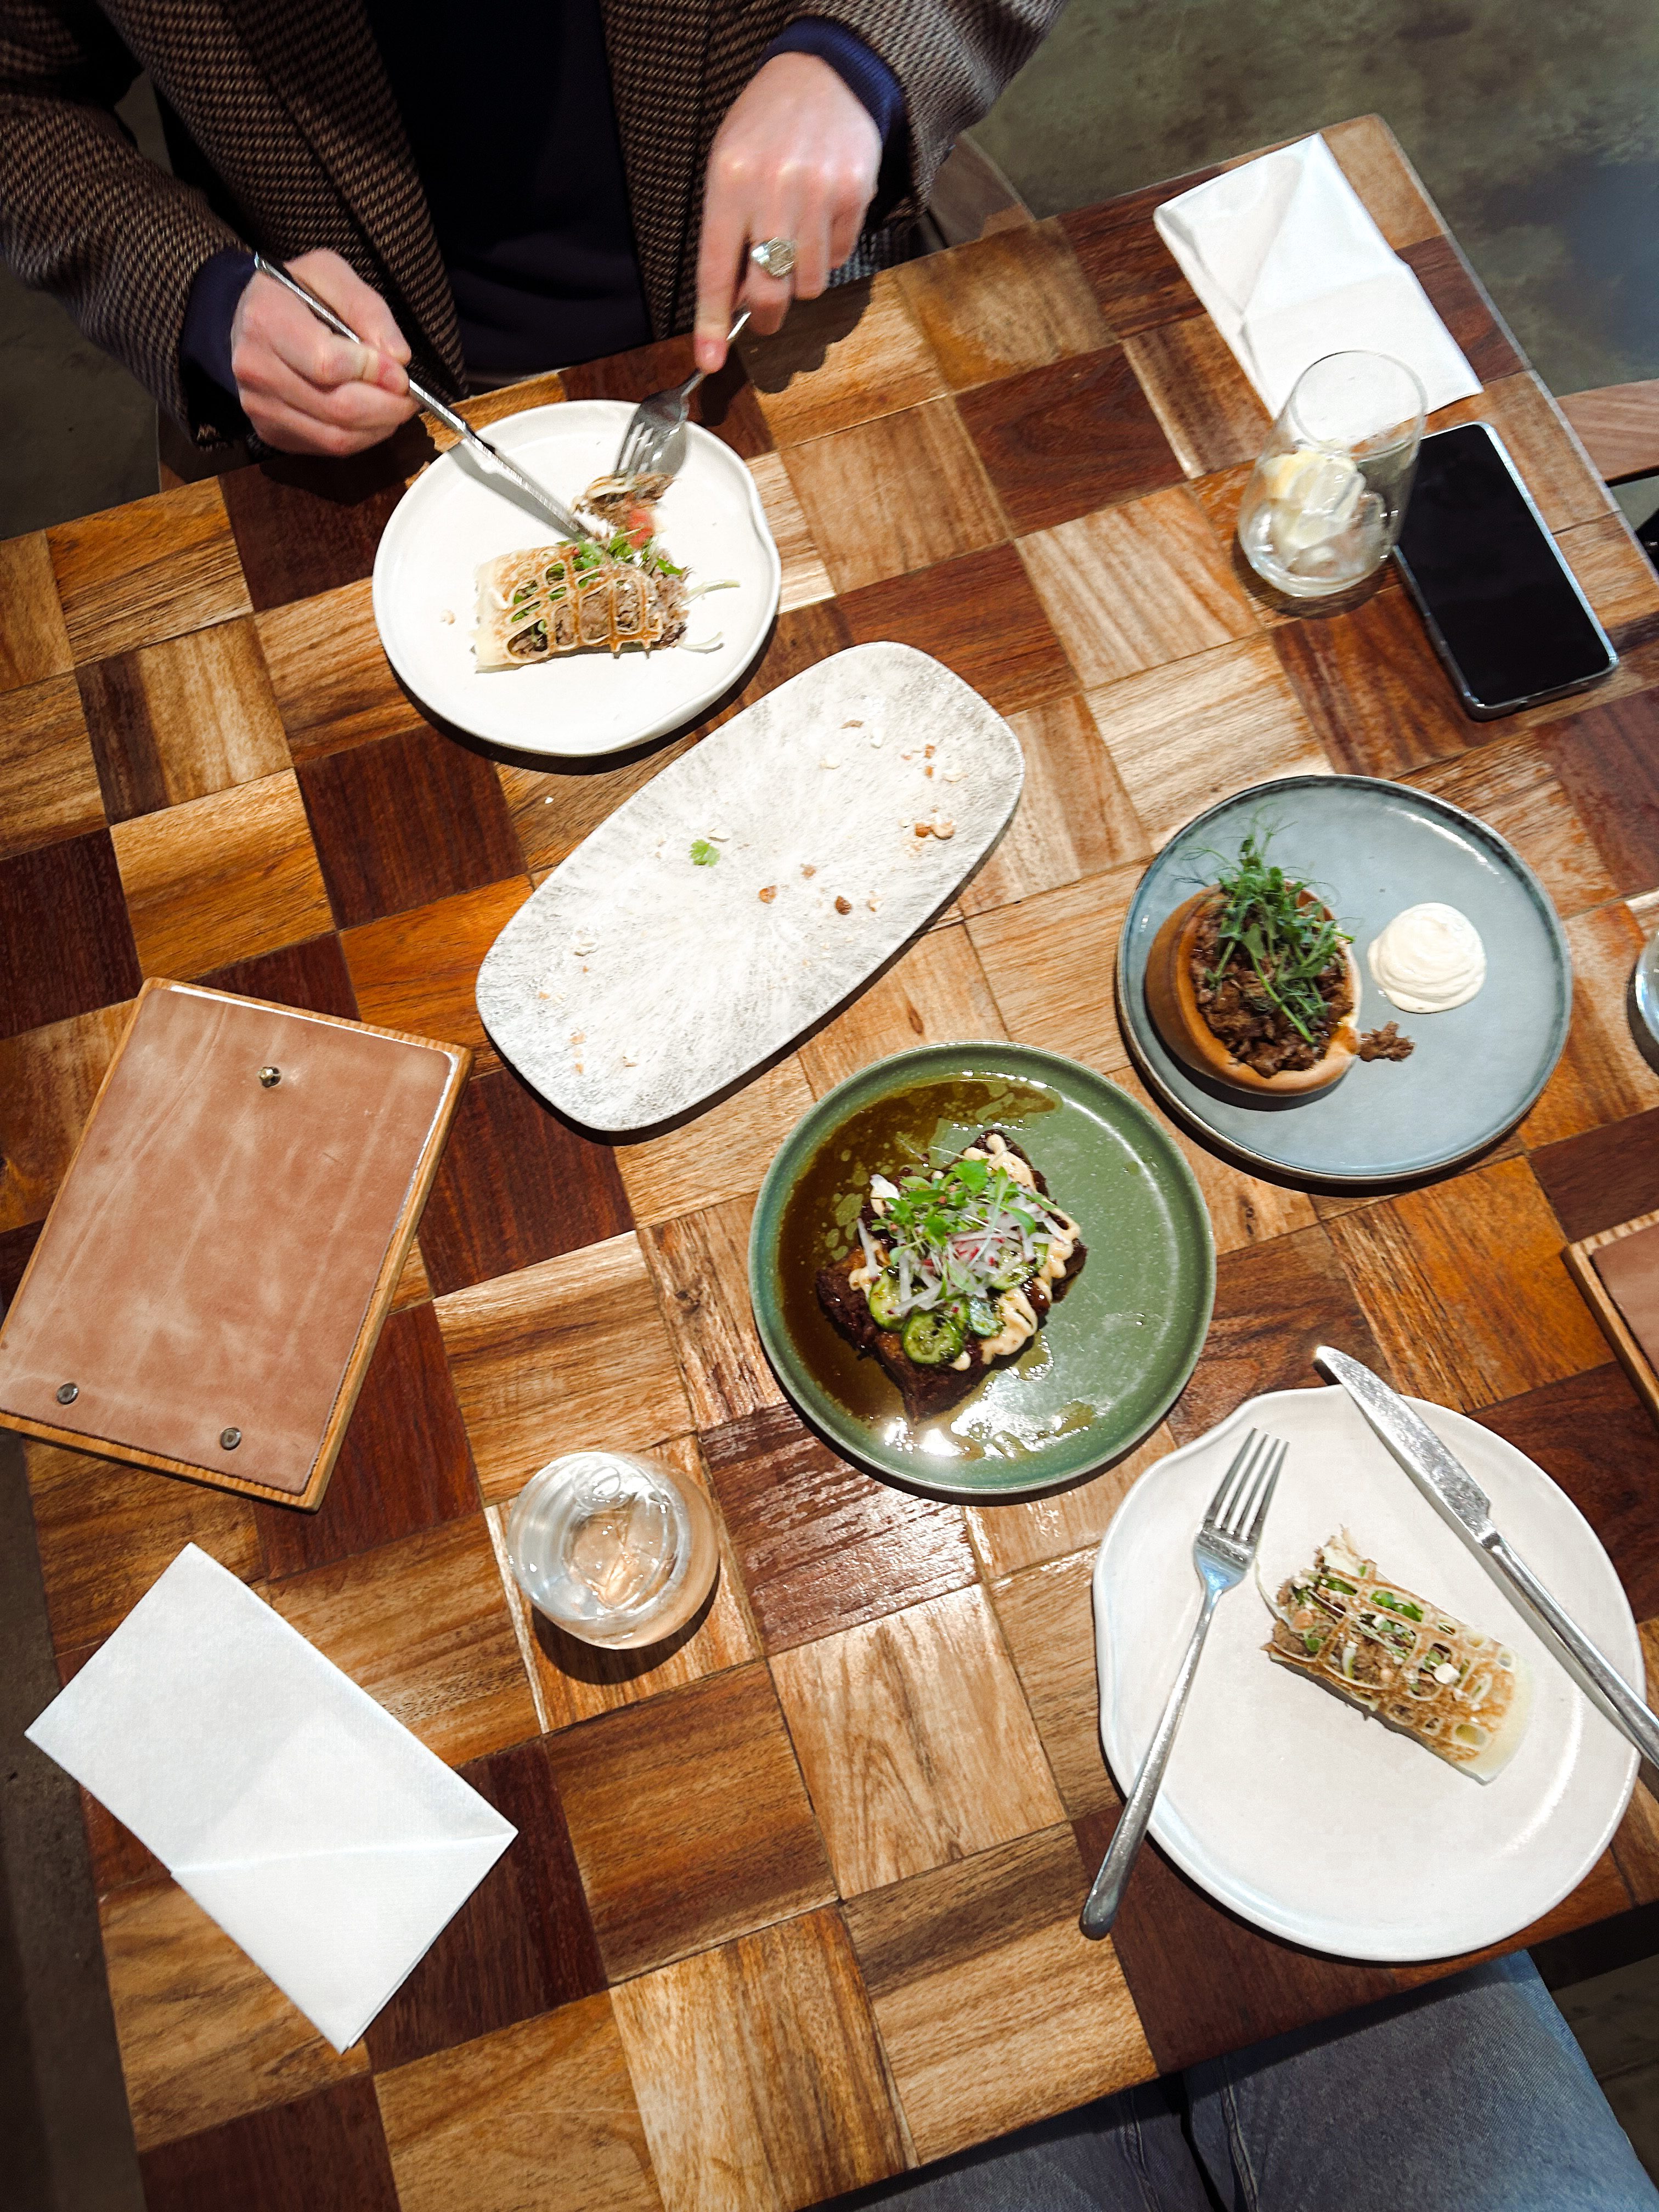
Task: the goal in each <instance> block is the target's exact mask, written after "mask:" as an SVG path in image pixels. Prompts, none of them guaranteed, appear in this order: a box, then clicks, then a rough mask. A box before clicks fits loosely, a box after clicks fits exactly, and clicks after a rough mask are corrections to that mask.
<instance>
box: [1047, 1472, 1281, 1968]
mask: <svg viewBox="0 0 1659 2212" xmlns="http://www.w3.org/2000/svg"><path fill="white" fill-rule="evenodd" d="M1289 1449H1290V1446H1289V1445H1288V1444H1284V1443H1277V1442H1276V1441H1275V1440H1274V1439H1273V1437H1270V1436H1266V1435H1262V1436H1258V1435H1257V1434H1256V1431H1255V1430H1254V1429H1252V1430H1250V1431H1249V1434H1248V1435H1247V1436H1246V1437H1245V1439H1244V1441H1243V1443H1242V1444H1241V1445H1240V1446H1239V1448H1238V1449H1237V1452H1236V1453H1235V1454H1234V1455H1233V1462H1232V1464H1231V1467H1230V1468H1228V1469H1227V1472H1226V1473H1225V1474H1224V1475H1223V1476H1222V1478H1221V1484H1220V1487H1219V1488H1218V1490H1217V1492H1216V1494H1215V1496H1214V1497H1213V1498H1212V1499H1211V1500H1210V1510H1209V1511H1208V1512H1207V1513H1206V1515H1205V1516H1204V1525H1203V1527H1202V1528H1200V1530H1199V1532H1198V1534H1197V1535H1196V1536H1195V1537H1194V1540H1193V1565H1194V1566H1195V1567H1196V1568H1197V1570H1198V1578H1199V1580H1200V1582H1201V1583H1203V1585H1204V1602H1203V1604H1202V1605H1201V1606H1200V1607H1199V1612H1198V1620H1197V1622H1196V1624H1195V1625H1194V1629H1193V1634H1192V1641H1191V1642H1190V1643H1189V1644H1188V1646H1187V1656H1186V1657H1185V1658H1184V1659H1183V1660H1182V1662H1181V1672H1180V1673H1179V1674H1177V1675H1176V1679H1175V1686H1174V1688H1173V1689H1172V1690H1171V1691H1170V1699H1169V1703H1168V1704H1167V1705H1165V1706H1164V1717H1163V1719H1162V1720H1160V1721H1159V1723H1158V1733H1157V1735H1154V1736H1153V1738H1152V1747H1151V1748H1150V1749H1149V1750H1148V1752H1147V1753H1146V1759H1145V1761H1144V1763H1143V1764H1142V1766H1141V1769H1140V1772H1139V1774H1138V1775H1137V1776H1136V1778H1135V1786H1134V1788H1133V1790H1132V1791H1131V1792H1130V1794H1129V1802H1128V1803H1127V1805H1126V1806H1125V1807H1124V1808H1123V1811H1122V1814H1121V1817H1120V1819H1119V1820H1118V1824H1117V1826H1116V1828H1115V1830H1114V1832H1113V1835H1112V1842H1111V1848H1110V1849H1109V1850H1108V1852H1107V1854H1106V1856H1105V1857H1104V1858H1103V1860H1102V1861H1101V1863H1100V1872H1099V1873H1098V1874H1097V1875H1096V1876H1095V1880H1094V1887H1093V1888H1092V1889H1091V1891H1090V1892H1089V1898H1088V1902H1087V1903H1086V1904H1085V1906H1084V1908H1083V1919H1082V1928H1083V1932H1084V1934H1085V1936H1103V1935H1105V1934H1106V1932H1107V1930H1108V1929H1109V1928H1110V1926H1111V1924H1112V1923H1113V1921H1114V1920H1115V1919H1116V1917H1117V1909H1118V1906H1119V1905H1121V1903H1122V1902H1123V1892H1124V1889H1125V1887H1127V1883H1128V1880H1129V1870H1130V1869H1131V1868H1132V1867H1133V1865H1134V1863H1135V1857H1136V1854H1137V1853H1138V1852H1139V1849H1140V1845H1141V1841H1142V1838H1144V1837H1145V1835H1146V1824H1147V1822H1148V1821H1149V1820H1151V1819H1152V1802H1153V1800H1154V1799H1155V1798H1156V1797H1157V1796H1158V1786H1159V1784H1161V1783H1162V1781H1163V1779H1164V1768H1165V1767H1166V1766H1167V1765H1169V1763H1170V1747H1171V1746H1172V1745H1173V1744H1174V1742H1175V1736H1176V1729H1178V1728H1179V1727H1180V1726H1181V1716H1182V1713H1183V1712H1184V1711H1186V1709H1187V1695H1188V1692H1189V1691H1190V1690H1191V1688H1192V1686H1193V1677H1194V1674H1196V1673H1197V1672H1198V1660H1199V1654H1200V1652H1201V1651H1202V1650H1203V1649H1204V1638H1205V1637H1206V1635H1207V1634H1208V1633H1209V1628H1210V1618H1211V1615H1212V1613H1214V1611H1215V1609H1216V1606H1217V1603H1218V1601H1219V1600H1220V1599H1221V1598H1222V1597H1223V1596H1225V1594H1226V1592H1227V1591H1229V1590H1230V1589H1234V1588H1235V1587H1236V1586H1237V1584H1238V1583H1241V1582H1243V1579H1244V1577H1245V1576H1246V1575H1247V1574H1248V1573H1249V1569H1250V1565H1251V1562H1252V1561H1253V1560H1254V1559H1255V1547H1256V1543H1257V1541H1258V1539H1259V1538H1260V1536H1261V1524H1262V1522H1264V1521H1265V1520H1266V1519H1267V1508H1268V1506H1269V1505H1271V1504H1272V1503H1273V1491H1274V1489H1275V1487H1276V1486H1277V1485H1278V1482H1279V1469H1280V1468H1282V1467H1283V1466H1284V1464H1285V1453H1286V1452H1287V1451H1288V1450H1289Z"/></svg>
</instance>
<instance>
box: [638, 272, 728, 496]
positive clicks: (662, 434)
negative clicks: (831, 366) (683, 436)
mask: <svg viewBox="0 0 1659 2212" xmlns="http://www.w3.org/2000/svg"><path fill="white" fill-rule="evenodd" d="M748 320H749V310H748V308H747V307H745V308H744V311H743V313H741V314H740V315H739V316H738V319H737V321H736V322H735V323H733V324H732V327H731V329H730V330H729V331H727V332H726V343H727V345H730V344H731V343H732V341H733V339H734V338H736V337H737V336H738V332H739V331H741V330H742V329H743V326H744V324H745V323H746V322H747V321H748ZM707 375H708V370H707V369H706V368H699V369H694V370H693V371H692V373H691V374H690V376H688V377H687V378H686V380H685V381H684V384H675V385H671V386H669V388H668V389H667V391H665V392H650V393H648V394H647V397H646V398H643V399H641V402H640V404H639V405H638V406H637V407H636V408H635V410H634V412H633V413H632V414H631V415H630V416H629V418H628V428H626V429H625V430H624V431H623V441H622V446H621V447H620V449H619V451H618V452H617V465H616V468H615V469H614V471H612V473H613V475H616V476H619V477H648V476H653V475H655V474H656V472H657V471H659V469H660V468H661V467H662V465H663V459H664V456H665V454H666V453H667V452H668V448H669V447H670V446H671V444H672V442H673V441H674V440H675V439H676V438H677V437H678V435H679V434H680V432H681V431H682V430H683V429H684V428H685V418H686V416H687V415H688V414H689V413H690V398H691V394H692V393H693V392H695V391H696V388H697V386H699V385H700V384H701V383H702V380H703V379H704V377H705V376H707ZM678 466H679V463H678V461H676V462H675V463H674V465H673V469H671V470H670V471H669V473H670V475H672V474H673V471H674V469H677V468H678Z"/></svg>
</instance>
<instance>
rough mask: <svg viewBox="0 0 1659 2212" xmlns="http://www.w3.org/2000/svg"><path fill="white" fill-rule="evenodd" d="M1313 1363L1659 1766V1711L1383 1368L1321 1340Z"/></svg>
mask: <svg viewBox="0 0 1659 2212" xmlns="http://www.w3.org/2000/svg"><path fill="white" fill-rule="evenodd" d="M1314 1365H1315V1366H1316V1367H1317V1368H1318V1369H1319V1370H1320V1372H1321V1373H1322V1374H1323V1375H1328V1376H1329V1377H1330V1378H1331V1380H1332V1382H1333V1383H1340V1384H1341V1385H1342V1388H1343V1389H1345V1390H1346V1392H1347V1394H1348V1395H1349V1396H1350V1397H1351V1398H1352V1400H1353V1401H1354V1403H1355V1405H1356V1406H1358V1408H1359V1410H1360V1412H1361V1413H1363V1414H1364V1416H1365V1419H1367V1420H1368V1421H1369V1422H1370V1425H1371V1426H1372V1428H1374V1429H1375V1430H1376V1433H1377V1435H1378V1436H1379V1437H1382V1439H1383V1443H1385V1444H1386V1445H1387V1446H1388V1448H1389V1451H1390V1452H1392V1453H1393V1455H1394V1456H1395V1459H1397V1460H1398V1461H1399V1462H1400V1464H1401V1467H1403V1468H1405V1470H1406V1472H1407V1474H1408V1475H1410V1477H1411V1478H1412V1480H1413V1482H1414V1483H1415V1484H1416V1485H1417V1486H1418V1488H1419V1490H1420V1491H1421V1492H1423V1495H1424V1496H1425V1498H1427V1499H1428V1501H1429V1503H1430V1504H1431V1505H1433V1506H1435V1507H1437V1509H1438V1511H1439V1514H1440V1516H1441V1518H1442V1520H1443V1521H1446V1522H1449V1524H1450V1526H1451V1527H1452V1528H1455V1530H1456V1531H1457V1534H1459V1535H1460V1536H1461V1537H1462V1539H1463V1541H1464V1542H1465V1543H1466V1544H1468V1546H1469V1547H1470V1548H1471V1550H1473V1551H1477V1552H1483V1553H1485V1554H1486V1557H1487V1558H1488V1559H1490V1560H1491V1561H1492V1564H1493V1565H1494V1566H1496V1567H1497V1568H1498V1571H1499V1572H1500V1573H1501V1574H1502V1575H1503V1577H1504V1580H1505V1581H1506V1582H1508V1583H1509V1584H1510V1587H1511V1589H1514V1590H1515V1592H1516V1595H1518V1596H1519V1597H1520V1598H1521V1599H1522V1601H1523V1603H1524V1604H1525V1605H1526V1607H1528V1610H1529V1611H1530V1612H1532V1613H1534V1614H1536V1616H1537V1618H1538V1619H1539V1620H1541V1622H1542V1623H1543V1624H1544V1626H1545V1627H1546V1628H1547V1629H1548V1630H1549V1631H1550V1632H1551V1634H1552V1635H1553V1637H1554V1638H1555V1639H1556V1640H1557V1642H1558V1643H1559V1644H1561V1645H1562V1646H1563V1647H1564V1648H1565V1650H1566V1651H1567V1652H1568V1653H1569V1654H1570V1655H1571V1657H1572V1659H1573V1660H1574V1661H1575V1662H1576V1663H1577V1666H1578V1667H1579V1668H1581V1669H1582V1670H1583V1674H1584V1677H1585V1679H1586V1680H1587V1681H1589V1683H1590V1684H1591V1686H1593V1687H1594V1688H1595V1690H1596V1691H1597V1692H1599V1694H1600V1696H1601V1699H1602V1700H1603V1702H1604V1703H1605V1705H1606V1707H1607V1717H1608V1718H1609V1719H1610V1720H1612V1721H1613V1723H1615V1724H1616V1726H1617V1727H1618V1728H1619V1729H1621V1730H1622V1732H1623V1733H1624V1734H1625V1735H1627V1736H1628V1737H1629V1738H1630V1741H1632V1743H1633V1744H1634V1745H1635V1746H1636V1748H1637V1749H1638V1751H1639V1752H1640V1753H1641V1754H1642V1756H1643V1758H1644V1759H1647V1760H1648V1761H1650V1764H1651V1765H1655V1766H1659V1715H1656V1714H1654V1713H1652V1712H1650V1711H1649V1709H1648V1707H1647V1706H1646V1705H1644V1704H1643V1702H1642V1700H1641V1699H1640V1698H1638V1696H1637V1694H1636V1692H1635V1691H1634V1690H1632V1687H1631V1686H1630V1684H1629V1683H1628V1682H1627V1681H1626V1680H1625V1678H1624V1676H1623V1675H1622V1674H1620V1672H1619V1670H1618V1668H1616V1667H1614V1665H1613V1662H1612V1661H1611V1660H1610V1659H1607V1658H1606V1657H1604V1656H1603V1655H1602V1654H1601V1652H1600V1651H1598V1650H1596V1648H1595V1644H1592V1643H1591V1642H1590V1640H1589V1637H1588V1636H1586V1635H1585V1633H1584V1632H1583V1629H1582V1628H1580V1627H1579V1626H1578V1625H1577V1622H1576V1621H1575V1620H1572V1619H1571V1616H1570V1615H1569V1614H1567V1613H1564V1612H1563V1611H1562V1610H1561V1607H1559V1605H1558V1604H1557V1603H1556V1601H1555V1600H1554V1599H1553V1597H1552V1596H1551V1595H1550V1593H1549V1592H1548V1590H1547V1589H1545V1587H1544V1585H1543V1583H1541V1582H1540V1581H1539V1579H1538V1577H1537V1576H1536V1575H1535V1574H1534V1572H1533V1571H1532V1569H1531V1568H1530V1567H1529V1566H1528V1565H1527V1563H1526V1561H1525V1560H1524V1559H1522V1558H1521V1557H1520V1555H1519V1553H1516V1551H1515V1550H1514V1548H1513V1547H1511V1546H1510V1543H1509V1541H1508V1540H1507V1539H1506V1538H1505V1537H1504V1536H1503V1535H1501V1534H1499V1533H1498V1529H1497V1528H1494V1527H1493V1525H1492V1501H1491V1500H1490V1498H1488V1497H1487V1496H1486V1492H1485V1491H1484V1490H1482V1488H1481V1487H1480V1484H1479V1483H1478V1482H1477V1481H1476V1480H1474V1476H1473V1475H1472V1474H1470V1473H1469V1471H1468V1468H1466V1467H1464V1466H1463V1465H1462V1462H1460V1461H1458V1460H1456V1459H1455V1458H1454V1457H1453V1455H1452V1454H1451V1453H1450V1452H1449V1451H1448V1450H1447V1449H1446V1447H1445V1445H1444V1444H1443V1443H1441V1441H1440V1439H1439V1437H1437V1436H1436V1434H1435V1433H1434V1431H1433V1430H1432V1429H1431V1427H1430V1426H1429V1425H1428V1423H1427V1422H1426V1421H1425V1420H1424V1419H1422V1418H1421V1416H1420V1415H1419V1414H1418V1413H1414V1412H1413V1410H1412V1408H1411V1407H1409V1406H1408V1405H1407V1403H1406V1401H1405V1400H1404V1399H1403V1398H1402V1397H1401V1396H1400V1395H1399V1394H1398V1392H1396V1391H1394V1390H1391V1389H1389V1386H1388V1384H1387V1383H1385V1382H1384V1381H1383V1378H1382V1376H1380V1375H1373V1374H1372V1372H1371V1370H1370V1368H1369V1367H1366V1366H1364V1365H1362V1364H1361V1363H1360V1362H1359V1361H1358V1359H1351V1358H1349V1357H1348V1355H1347V1353H1346V1352H1337V1351H1335V1350H1334V1349H1333V1348H1332V1346H1329V1345H1328V1344H1322V1345H1321V1346H1319V1348H1318V1350H1317V1351H1316V1352H1315V1353H1314Z"/></svg>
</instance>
